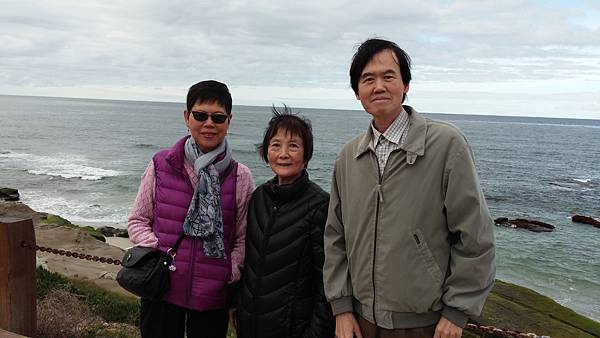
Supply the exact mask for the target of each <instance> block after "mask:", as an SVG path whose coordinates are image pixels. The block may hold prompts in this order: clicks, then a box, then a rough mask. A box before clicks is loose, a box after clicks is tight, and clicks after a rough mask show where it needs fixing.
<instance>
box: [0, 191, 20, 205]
mask: <svg viewBox="0 0 600 338" xmlns="http://www.w3.org/2000/svg"><path fill="white" fill-rule="evenodd" d="M0 200H4V201H8V202H15V201H18V200H19V190H17V189H13V188H0Z"/></svg>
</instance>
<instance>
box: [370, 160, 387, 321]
mask: <svg viewBox="0 0 600 338" xmlns="http://www.w3.org/2000/svg"><path fill="white" fill-rule="evenodd" d="M375 162H376V163H377V174H378V177H379V182H378V184H377V196H376V199H377V203H376V209H375V233H374V234H373V266H372V270H371V281H372V282H373V321H374V322H375V323H374V324H375V325H376V326H377V317H375V298H376V297H377V292H376V290H375V261H376V258H377V226H378V225H379V202H380V201H381V200H383V198H382V194H381V180H382V177H381V176H382V175H381V171H380V169H379V161H378V160H377V156H376V157H375ZM384 170H385V168H384Z"/></svg>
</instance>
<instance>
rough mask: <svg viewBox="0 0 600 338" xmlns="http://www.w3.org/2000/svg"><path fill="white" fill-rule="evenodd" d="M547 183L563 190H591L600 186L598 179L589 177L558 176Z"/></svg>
mask: <svg viewBox="0 0 600 338" xmlns="http://www.w3.org/2000/svg"><path fill="white" fill-rule="evenodd" d="M549 184H550V185H553V186H555V187H558V188H561V189H564V190H591V189H596V188H600V179H598V178H590V177H587V178H559V179H556V180H554V181H552V182H549Z"/></svg>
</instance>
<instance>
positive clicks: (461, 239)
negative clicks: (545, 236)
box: [323, 39, 495, 338]
mask: <svg viewBox="0 0 600 338" xmlns="http://www.w3.org/2000/svg"><path fill="white" fill-rule="evenodd" d="M410 80H411V73H410V58H409V57H408V55H407V54H406V53H405V52H404V51H403V50H402V49H400V48H399V47H398V46H397V45H396V44H395V43H393V42H390V41H386V40H380V39H370V40H367V41H365V42H364V43H363V44H362V45H361V46H360V47H359V48H358V51H357V52H356V54H355V55H354V58H353V61H352V65H351V67H350V82H351V85H352V88H353V90H354V92H355V94H356V98H357V99H358V100H360V101H361V103H362V105H363V107H364V109H365V111H366V112H367V113H369V114H371V115H372V116H373V120H372V123H371V125H370V126H369V127H368V129H367V131H366V133H365V134H363V135H360V136H358V137H356V138H355V139H354V140H352V141H350V142H349V143H347V144H346V145H345V146H344V147H343V148H342V150H341V152H340V154H339V155H338V157H337V159H336V161H335V167H334V174H333V182H332V187H331V200H330V204H329V216H328V219H327V224H326V228H325V266H324V270H323V275H324V283H325V293H326V296H327V299H328V300H329V302H330V303H331V306H332V309H333V313H334V315H335V316H336V337H338V338H353V337H360V338H362V337H365V338H375V337H381V338H384V337H411V338H416V337H428V338H430V337H435V338H448V337H460V336H461V334H462V328H463V327H464V326H465V324H466V322H467V319H468V317H470V316H476V315H479V314H480V312H481V309H482V307H483V304H484V302H485V299H486V297H487V295H488V293H489V292H490V290H491V288H492V285H493V282H494V275H495V249H494V229H493V223H492V220H491V217H490V215H489V211H488V208H487V205H486V202H485V199H484V196H483V193H482V191H481V188H480V185H479V179H478V177H477V172H476V169H475V165H474V160H473V153H472V151H471V148H470V146H469V144H468V142H467V139H466V138H465V136H464V135H463V134H462V132H460V130H458V129H457V128H456V127H454V126H453V125H451V124H448V123H444V122H439V121H434V120H430V119H427V118H425V117H423V116H422V115H420V114H419V113H417V112H416V111H415V110H414V109H413V108H411V107H410V106H403V105H402V103H403V102H404V99H405V98H406V93H407V92H408V90H409V84H410Z"/></svg>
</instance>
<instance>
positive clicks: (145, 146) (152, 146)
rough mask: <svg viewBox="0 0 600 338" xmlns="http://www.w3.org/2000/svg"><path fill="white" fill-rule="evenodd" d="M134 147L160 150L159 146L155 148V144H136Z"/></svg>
mask: <svg viewBox="0 0 600 338" xmlns="http://www.w3.org/2000/svg"><path fill="white" fill-rule="evenodd" d="M134 147H136V148H154V149H156V148H160V146H157V145H156V144H150V143H138V144H136V145H135V146H134Z"/></svg>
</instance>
